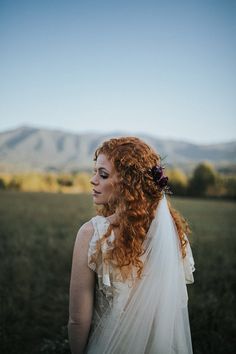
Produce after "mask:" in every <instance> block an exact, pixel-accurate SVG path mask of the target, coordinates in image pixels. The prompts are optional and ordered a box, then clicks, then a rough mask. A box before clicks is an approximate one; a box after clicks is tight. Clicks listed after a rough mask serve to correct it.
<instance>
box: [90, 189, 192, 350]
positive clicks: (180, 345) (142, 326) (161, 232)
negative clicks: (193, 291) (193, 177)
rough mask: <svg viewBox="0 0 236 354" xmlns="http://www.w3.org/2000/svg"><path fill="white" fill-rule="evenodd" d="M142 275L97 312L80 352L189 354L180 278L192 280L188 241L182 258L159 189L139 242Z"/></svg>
mask: <svg viewBox="0 0 236 354" xmlns="http://www.w3.org/2000/svg"><path fill="white" fill-rule="evenodd" d="M144 246H145V250H146V251H145V253H144V255H143V256H142V257H141V259H142V261H143V262H144V268H143V273H142V278H141V279H139V280H137V281H136V283H135V285H134V287H133V288H132V287H131V288H129V290H128V291H127V292H126V293H125V291H124V296H123V298H121V299H120V301H119V302H118V303H114V306H115V307H116V311H113V310H112V311H107V312H106V313H104V314H103V316H102V318H101V320H100V323H99V324H98V326H97V328H96V331H95V332H94V334H93V336H92V338H91V339H90V342H89V345H88V349H87V351H86V354H87V353H88V354H91V353H96V354H121V353H122V354H131V353H132V354H174V353H178V354H191V353H192V342H191V333H190V326H189V317H188V307H187V306H188V293H187V288H186V283H192V282H193V281H194V280H193V276H192V272H193V271H194V270H195V268H194V260H193V257H192V252H191V248H190V245H189V243H188V245H187V250H186V251H187V255H186V257H185V258H184V259H183V258H182V254H181V248H180V241H179V237H178V233H177V229H176V226H175V223H174V220H173V218H172V216H171V214H170V211H169V207H168V204H167V200H166V197H165V195H164V196H163V198H162V199H161V201H160V202H159V205H158V207H157V210H156V214H155V218H154V219H153V221H152V223H151V225H150V228H149V230H148V234H147V238H146V240H145V243H144Z"/></svg>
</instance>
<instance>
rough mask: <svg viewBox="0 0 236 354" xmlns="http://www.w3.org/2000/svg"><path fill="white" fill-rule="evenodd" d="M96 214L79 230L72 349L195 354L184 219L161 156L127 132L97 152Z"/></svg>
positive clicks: (76, 353)
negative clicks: (171, 199)
mask: <svg viewBox="0 0 236 354" xmlns="http://www.w3.org/2000/svg"><path fill="white" fill-rule="evenodd" d="M94 161H95V168H94V175H93V177H92V179H91V184H92V186H93V200H94V203H95V204H96V206H97V216H95V217H93V218H92V219H91V220H90V221H88V222H86V223H85V224H84V225H82V227H81V228H80V230H79V231H78V234H77V237H76V240H75V245H74V251H73V259H72V269H71V281H70V298H69V302H70V304H69V320H68V334H69V342H70V347H71V351H72V353H73V354H128V353H132V354H173V353H178V354H191V353H192V341H191V332H190V326H189V317H188V293H187V288H186V284H190V283H193V282H194V278H193V271H194V270H195V267H194V259H193V256H192V251H191V247H190V243H189V240H188V236H187V235H188V234H189V231H190V230H189V228H188V224H187V222H186V221H185V219H184V218H183V217H182V216H181V215H180V214H179V213H178V212H177V211H176V210H174V209H173V208H172V207H171V205H170V202H169V201H168V200H167V197H166V192H168V185H167V182H168V177H166V176H165V175H164V168H163V167H162V166H161V159H160V156H159V155H158V154H157V153H156V152H155V151H154V150H153V149H152V148H151V147H150V146H148V145H147V144H146V143H145V142H144V141H142V140H140V139H138V138H135V137H121V138H114V139H110V140H108V141H105V142H104V143H103V144H102V145H101V146H100V147H98V148H97V150H96V151H95V157H94Z"/></svg>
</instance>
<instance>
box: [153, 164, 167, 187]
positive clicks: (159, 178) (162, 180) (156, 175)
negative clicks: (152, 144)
mask: <svg viewBox="0 0 236 354" xmlns="http://www.w3.org/2000/svg"><path fill="white" fill-rule="evenodd" d="M163 171H164V168H163V167H162V166H153V167H152V168H151V169H150V172H151V175H152V178H153V180H154V182H155V183H156V185H157V186H158V187H159V188H160V189H161V190H162V189H165V188H166V187H167V183H168V177H167V176H164V172H163Z"/></svg>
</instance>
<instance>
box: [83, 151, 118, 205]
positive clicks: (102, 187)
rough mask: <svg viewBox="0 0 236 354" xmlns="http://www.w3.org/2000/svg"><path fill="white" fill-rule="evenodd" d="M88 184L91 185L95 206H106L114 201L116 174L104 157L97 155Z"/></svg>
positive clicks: (110, 163)
mask: <svg viewBox="0 0 236 354" xmlns="http://www.w3.org/2000/svg"><path fill="white" fill-rule="evenodd" d="M90 182H91V184H92V185H93V194H92V195H93V201H94V203H95V204H97V205H100V204H108V203H113V202H114V201H115V200H116V195H117V182H118V174H117V172H116V171H115V168H114V166H113V164H112V162H111V161H109V160H108V159H107V157H106V155H104V154H99V155H98V157H97V161H96V162H95V167H94V175H93V177H92V178H91V181H90Z"/></svg>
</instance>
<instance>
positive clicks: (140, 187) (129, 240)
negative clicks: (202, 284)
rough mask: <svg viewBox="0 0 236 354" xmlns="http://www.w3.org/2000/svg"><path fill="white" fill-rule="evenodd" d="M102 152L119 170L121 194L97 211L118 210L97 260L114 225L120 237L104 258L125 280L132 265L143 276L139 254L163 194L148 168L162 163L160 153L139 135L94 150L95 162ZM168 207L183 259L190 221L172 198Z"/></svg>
mask: <svg viewBox="0 0 236 354" xmlns="http://www.w3.org/2000/svg"><path fill="white" fill-rule="evenodd" d="M99 154H104V155H106V157H107V158H108V160H110V161H111V162H112V164H113V165H114V167H115V170H116V172H117V173H118V178H119V183H118V186H114V188H116V187H117V188H118V190H119V193H118V195H119V196H118V198H116V200H115V201H114V202H113V204H106V205H103V206H102V208H101V209H100V210H99V211H98V213H99V214H101V215H103V216H105V217H107V216H109V215H111V214H113V213H114V212H116V214H117V215H118V219H119V225H118V224H117V225H115V224H110V225H109V228H108V230H107V232H106V234H104V235H103V237H102V239H101V240H100V241H99V242H98V244H97V252H96V254H95V256H94V261H95V262H96V259H97V255H98V250H99V248H100V245H101V243H102V242H107V240H106V239H107V238H108V236H109V235H110V234H111V232H112V229H113V227H115V226H119V237H116V238H115V240H114V243H113V247H112V249H110V250H109V251H108V252H107V253H106V257H105V259H104V260H105V261H106V262H108V261H110V262H111V263H112V264H113V265H114V266H115V267H118V268H119V270H120V272H121V274H122V278H123V279H126V278H127V277H128V276H129V275H130V273H131V268H132V266H135V267H136V269H137V276H138V278H141V274H142V270H143V262H142V261H141V260H140V256H142V255H143V254H144V252H145V250H144V249H143V247H142V245H143V242H144V240H145V238H146V235H147V231H148V229H149V227H150V224H151V222H152V220H153V219H154V217H155V211H156V208H157V206H158V203H159V201H160V200H161V198H162V196H163V192H162V191H161V190H160V189H159V187H158V186H157V185H156V184H155V182H154V181H153V178H152V176H151V175H150V174H149V173H148V169H150V168H152V167H153V166H156V165H160V162H161V159H160V156H159V155H158V154H157V153H156V152H155V151H154V150H153V149H152V148H151V147H150V146H149V145H147V144H146V143H145V142H144V141H142V140H141V139H139V138H136V137H121V138H113V139H110V140H107V141H105V142H104V143H103V144H102V145H101V146H100V147H98V148H97V150H96V151H95V156H94V161H96V160H97V158H98V155H99ZM168 206H169V209H170V213H171V215H172V217H173V219H174V222H175V225H176V228H177V231H178V235H179V239H180V245H181V252H182V257H183V258H184V257H185V256H186V244H187V241H186V240H185V237H184V235H185V234H186V235H188V234H189V233H190V229H189V226H188V223H187V221H186V220H185V219H184V218H183V217H182V216H181V215H180V213H179V212H177V211H176V210H175V209H173V208H172V206H171V204H170V202H169V201H168Z"/></svg>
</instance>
